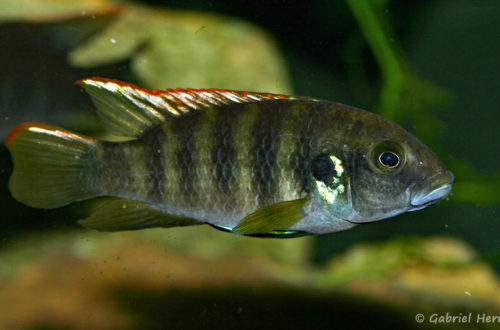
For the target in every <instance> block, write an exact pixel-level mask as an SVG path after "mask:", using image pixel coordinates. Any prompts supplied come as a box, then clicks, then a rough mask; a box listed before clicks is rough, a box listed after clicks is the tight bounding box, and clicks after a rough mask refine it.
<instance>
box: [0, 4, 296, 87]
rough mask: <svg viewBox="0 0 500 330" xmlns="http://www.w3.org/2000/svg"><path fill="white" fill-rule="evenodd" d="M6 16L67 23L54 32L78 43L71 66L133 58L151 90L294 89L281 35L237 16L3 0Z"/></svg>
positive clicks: (0, 19)
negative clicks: (273, 36)
mask: <svg viewBox="0 0 500 330" xmlns="http://www.w3.org/2000/svg"><path fill="white" fill-rule="evenodd" d="M102 20H106V24H104V26H102ZM6 22H37V23H53V22H59V23H61V22H62V23H65V24H67V25H66V26H64V24H63V25H62V26H58V27H56V28H53V29H52V31H51V32H52V34H53V35H54V37H55V38H56V39H57V42H58V43H65V44H68V45H69V46H70V47H71V50H70V52H69V54H68V61H69V64H70V65H71V66H73V67H76V68H84V69H88V68H95V67H99V66H104V65H109V64H113V63H116V62H119V61H124V60H130V63H131V71H132V73H133V75H134V77H137V79H138V82H139V84H141V85H142V86H144V87H146V88H151V89H156V88H159V89H165V88H176V87H183V88H186V87H190V88H207V87H211V88H224V89H239V90H249V91H265V92H273V93H291V85H290V80H289V77H288V71H287V69H286V66H285V62H284V60H283V58H282V57H281V55H280V52H279V51H278V49H277V47H276V45H275V43H274V41H273V40H272V39H271V38H270V37H269V36H268V35H266V33H265V32H264V31H263V30H261V29H260V28H258V27H256V26H255V25H252V24H250V23H247V22H244V21H242V20H238V19H235V18H230V17H224V16H221V15H217V14H205V13H200V12H194V11H184V10H172V9H165V8H161V7H151V6H145V5H140V4H138V3H133V2H118V1H112V0H83V1H79V2H75V1H73V0H36V1H34V0H21V1H20V3H19V1H18V0H4V1H2V2H0V23H6ZM97 25H98V29H96V26H97Z"/></svg>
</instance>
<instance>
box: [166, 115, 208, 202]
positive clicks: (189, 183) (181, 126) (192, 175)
mask: <svg viewBox="0 0 500 330" xmlns="http://www.w3.org/2000/svg"><path fill="white" fill-rule="evenodd" d="M200 116H201V114H200V113H193V114H190V115H185V116H183V117H182V118H180V119H178V120H176V121H175V122H174V123H173V125H172V128H173V131H174V133H175V135H176V137H177V143H178V149H177V152H176V159H177V168H178V169H179V176H180V177H179V179H180V183H179V184H180V188H181V189H180V190H181V192H182V193H183V196H181V199H180V200H183V201H184V202H185V203H186V202H188V201H192V200H193V199H192V197H193V196H194V195H196V194H197V193H198V192H197V185H196V180H197V178H196V176H197V171H196V165H197V164H196V161H197V160H196V153H195V150H196V141H195V137H194V134H193V131H194V130H195V129H196V126H197V124H198V122H199V120H200Z"/></svg>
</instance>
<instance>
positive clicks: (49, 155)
mask: <svg viewBox="0 0 500 330" xmlns="http://www.w3.org/2000/svg"><path fill="white" fill-rule="evenodd" d="M77 84H79V85H80V86H81V87H82V88H83V89H84V90H85V91H86V92H87V93H88V94H89V95H90V97H91V99H92V100H93V102H94V104H95V106H96V110H97V114H98V116H99V118H100V121H101V123H102V124H103V127H105V129H106V130H107V132H108V133H109V136H113V137H116V138H120V139H121V140H120V141H116V139H107V140H102V139H101V140H100V139H96V138H94V137H89V136H85V135H82V134H79V133H74V132H70V131H68V130H65V129H63V128H59V127H56V126H52V125H49V124H45V123H38V122H27V123H22V124H19V125H18V126H16V127H14V128H13V129H12V130H11V132H10V133H9V135H8V136H7V138H6V140H5V145H6V146H7V148H8V150H9V151H10V153H11V155H12V159H13V164H14V167H13V172H12V175H11V177H10V180H9V189H10V191H11V194H12V196H13V197H14V198H15V199H16V200H18V201H20V202H22V203H24V204H26V205H28V206H31V207H36V208H42V209H53V208H58V207H61V206H64V205H67V204H70V203H73V202H76V201H84V200H92V201H93V202H94V203H93V204H92V207H91V209H90V211H89V214H88V216H87V217H86V218H84V219H81V220H79V221H78V222H79V223H80V224H81V225H82V226H84V227H87V228H92V229H96V230H100V231H120V230H135V229H143V228H152V227H164V228H168V227H174V226H191V225H199V224H208V225H210V226H212V227H214V228H216V229H219V230H222V231H227V232H230V233H234V234H240V235H246V236H254V237H271V238H291V237H298V236H304V235H319V234H328V233H334V232H338V231H341V230H347V229H350V228H353V227H355V226H357V225H362V224H366V223H370V222H374V221H378V220H382V219H387V218H390V217H394V216H396V215H399V214H401V213H404V212H408V211H416V210H421V209H423V208H425V207H427V206H429V205H432V204H435V203H437V202H439V201H441V200H443V199H445V198H446V196H447V195H448V194H449V193H450V190H451V183H452V181H453V179H454V177H453V174H452V173H451V172H450V171H448V170H447V169H446V167H445V165H444V164H443V162H442V161H441V160H440V159H439V157H438V156H437V155H436V154H435V153H434V152H433V151H432V150H431V149H430V148H428V147H427V146H426V145H425V144H424V143H422V142H421V141H419V140H418V139H417V138H416V137H414V136H413V135H412V134H411V133H409V132H408V131H406V130H405V129H403V128H402V127H400V126H399V125H397V124H396V123H394V122H391V121H389V120H387V119H385V118H383V117H381V116H379V115H376V114H374V113H372V112H368V111H365V110H362V109H358V108H355V107H352V106H348V105H344V104H341V103H335V102H329V101H322V100H318V99H315V98H310V97H301V96H288V95H279V94H270V93H256V92H243V91H234V90H222V89H189V88H188V89H166V90H147V89H144V88H141V87H138V86H136V85H133V84H130V83H125V82H121V81H118V80H114V79H109V78H101V77H92V78H86V79H82V80H80V81H78V82H77Z"/></svg>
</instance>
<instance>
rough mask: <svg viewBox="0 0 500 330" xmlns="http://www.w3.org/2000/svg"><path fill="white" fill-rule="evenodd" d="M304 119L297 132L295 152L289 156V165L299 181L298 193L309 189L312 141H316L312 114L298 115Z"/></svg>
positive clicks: (306, 191)
mask: <svg viewBox="0 0 500 330" xmlns="http://www.w3.org/2000/svg"><path fill="white" fill-rule="evenodd" d="M299 117H301V118H303V119H304V122H303V123H301V125H300V129H299V130H298V131H297V132H296V133H297V134H298V138H297V143H296V146H295V152H294V153H293V156H292V157H290V167H291V168H292V169H293V171H294V178H296V179H297V180H298V182H299V193H300V194H304V193H308V192H309V191H310V185H311V182H310V181H311V180H310V176H311V175H310V166H311V159H312V157H314V155H312V150H311V147H312V143H313V141H316V136H315V134H314V129H313V124H314V123H313V120H314V116H309V115H307V116H299Z"/></svg>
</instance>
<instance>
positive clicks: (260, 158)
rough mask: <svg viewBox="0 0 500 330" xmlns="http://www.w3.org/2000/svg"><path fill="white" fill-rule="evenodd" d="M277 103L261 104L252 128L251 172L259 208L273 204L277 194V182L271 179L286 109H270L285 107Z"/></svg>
mask: <svg viewBox="0 0 500 330" xmlns="http://www.w3.org/2000/svg"><path fill="white" fill-rule="evenodd" d="M287 105H288V104H286V103H284V104H282V105H280V104H277V102H272V103H271V102H262V103H260V104H259V107H261V109H260V111H259V115H258V118H257V120H256V122H255V125H254V127H253V128H252V139H253V143H252V152H253V154H254V163H253V164H252V165H253V166H252V172H253V175H254V180H255V181H254V185H255V188H254V191H256V192H258V202H259V206H260V207H262V206H265V205H268V204H270V203H273V201H274V197H275V194H276V193H277V190H278V189H277V188H278V186H277V185H278V180H277V179H276V178H274V177H273V168H274V166H276V159H277V153H278V150H277V148H278V147H279V144H278V143H276V142H277V140H278V139H279V135H280V133H281V126H282V124H283V120H284V115H283V114H284V111H286V109H277V108H274V109H271V107H279V106H282V107H286V106H287Z"/></svg>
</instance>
